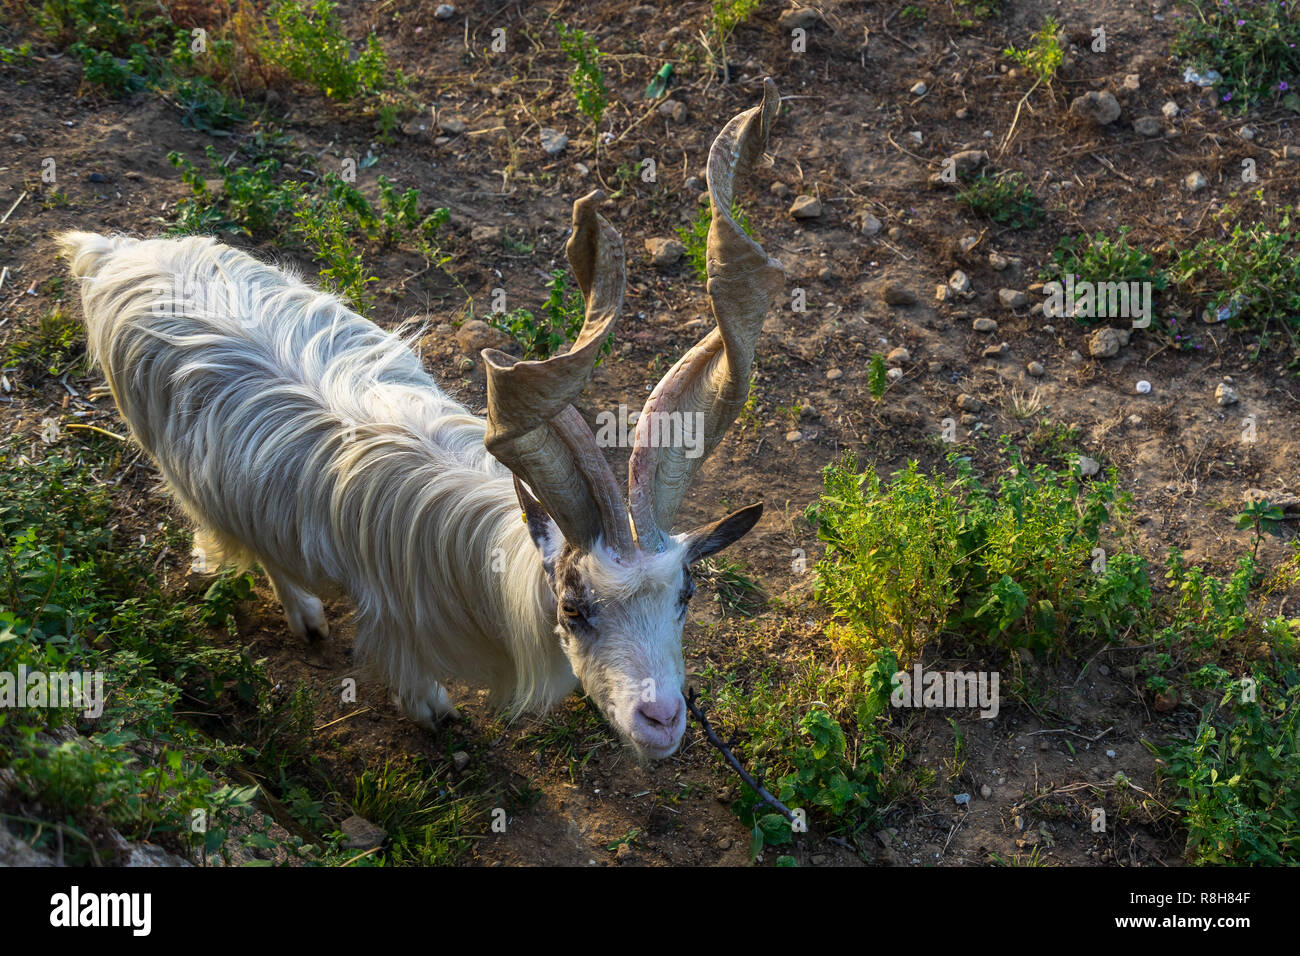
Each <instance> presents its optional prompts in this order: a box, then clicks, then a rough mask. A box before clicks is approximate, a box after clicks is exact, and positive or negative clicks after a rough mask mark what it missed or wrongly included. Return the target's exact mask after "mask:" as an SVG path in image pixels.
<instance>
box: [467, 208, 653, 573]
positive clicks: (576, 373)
mask: <svg viewBox="0 0 1300 956" xmlns="http://www.w3.org/2000/svg"><path fill="white" fill-rule="evenodd" d="M602 199H604V194H603V193H601V192H600V191H599V190H596V191H593V192H591V193H589V194H588V195H586V196H584V197H583V198H581V199H579V200H578V201H577V202H575V203H574V204H573V234H572V235H571V236H570V237H569V241H568V243H566V244H565V252H566V253H567V254H568V257H569V264H570V266H572V268H573V272H574V275H576V276H577V279H578V285H579V286H580V287H581V288H582V293H583V295H584V296H585V297H586V300H587V310H586V316H585V318H584V321H583V323H582V331H581V332H580V333H579V334H578V338H577V340H576V341H575V342H574V343H573V347H572V348H571V349H570V350H569V351H568V352H567V353H565V354H564V355H556V356H553V357H551V358H549V359H546V360H545V361H528V362H524V361H520V360H518V359H516V358H514V357H513V356H511V355H507V354H506V353H504V352H500V351H498V350H497V349H484V350H483V352H482V357H483V363H484V366H485V368H486V370H487V399H488V401H487V405H488V416H487V417H488V428H487V434H486V436H485V437H484V444H485V445H486V446H487V450H488V451H489V452H491V453H492V455H493V456H494V457H495V458H496V459H497V460H498V461H500V462H501V463H502V464H503V465H505V466H506V467H507V468H509V469H510V470H511V471H512V472H514V473H515V475H517V476H518V477H519V478H521V479H523V480H524V481H525V482H527V483H528V486H529V487H530V488H531V489H532V492H533V494H534V495H536V496H537V499H538V500H539V501H541V503H542V505H543V506H544V507H545V508H546V512H547V514H549V515H550V516H551V517H552V518H553V519H554V520H555V523H556V524H557V525H559V527H560V530H561V531H562V532H564V537H565V539H566V540H567V541H569V542H570V543H572V544H574V545H576V546H579V547H581V548H583V549H585V550H589V549H590V548H591V547H592V546H593V545H594V544H595V543H596V540H597V539H598V538H601V537H603V538H604V540H605V543H606V544H608V545H609V546H610V547H611V548H613V549H614V550H615V551H616V552H618V553H620V554H624V555H626V554H630V553H631V551H632V549H633V548H634V543H633V541H632V531H631V528H630V526H629V525H628V518H627V507H626V505H625V503H624V501H623V494H622V492H621V491H620V490H619V487H618V482H617V481H615V479H614V474H613V472H612V471H611V470H610V467H609V463H608V462H607V461H605V457H604V455H602V454H601V451H600V449H599V448H598V447H597V445H596V439H595V437H594V436H593V435H592V433H591V429H590V428H588V427H587V423H586V422H585V421H583V419H582V416H581V415H580V414H579V413H578V411H577V409H575V408H574V407H573V403H574V402H575V401H576V400H577V398H578V395H579V393H581V391H582V389H583V388H584V387H585V386H586V384H587V382H588V380H590V378H591V373H592V369H593V368H595V365H596V360H597V359H598V358H599V356H600V348H601V345H602V344H603V343H604V342H605V340H606V338H607V337H608V336H609V334H610V333H611V332H612V331H613V329H614V324H615V321H616V320H617V318H618V313H619V310H620V309H621V308H622V306H623V287H624V283H625V280H626V269H625V265H624V257H623V242H622V240H621V239H620V238H619V235H618V233H617V232H616V231H615V230H614V227H613V226H611V225H610V224H609V223H608V222H607V221H606V220H605V218H604V217H603V216H601V215H599V214H598V213H597V212H596V207H597V206H598V205H599V204H600V202H601V200H602Z"/></svg>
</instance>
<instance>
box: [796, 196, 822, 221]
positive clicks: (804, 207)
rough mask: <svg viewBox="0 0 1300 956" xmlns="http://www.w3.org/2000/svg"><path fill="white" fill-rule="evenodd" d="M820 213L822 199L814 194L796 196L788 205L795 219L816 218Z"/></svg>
mask: <svg viewBox="0 0 1300 956" xmlns="http://www.w3.org/2000/svg"><path fill="white" fill-rule="evenodd" d="M821 214H822V201H821V200H820V199H818V198H817V197H816V196H797V197H796V198H795V201H794V203H793V204H792V205H791V206H790V215H791V216H793V217H794V218H795V219H816V218H817V217H818V216H820V215H821Z"/></svg>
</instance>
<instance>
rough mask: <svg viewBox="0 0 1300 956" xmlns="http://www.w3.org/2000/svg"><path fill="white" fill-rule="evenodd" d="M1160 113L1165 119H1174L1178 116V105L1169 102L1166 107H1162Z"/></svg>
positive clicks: (1171, 101)
mask: <svg viewBox="0 0 1300 956" xmlns="http://www.w3.org/2000/svg"><path fill="white" fill-rule="evenodd" d="M1160 112H1161V114H1162V115H1163V116H1164V118H1165V119H1168V120H1171V119H1174V118H1175V117H1177V116H1178V104H1177V103H1175V102H1174V101H1173V100H1168V101H1167V102H1166V103H1165V105H1164V106H1162V107H1160Z"/></svg>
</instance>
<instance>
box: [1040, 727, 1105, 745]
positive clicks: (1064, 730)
mask: <svg viewBox="0 0 1300 956" xmlns="http://www.w3.org/2000/svg"><path fill="white" fill-rule="evenodd" d="M1114 729H1115V728H1114V727H1107V728H1106V729H1105V730H1103V731H1102V732H1101V733H1099V734H1098V735H1097V736H1096V737H1088V736H1086V735H1084V734H1081V733H1078V732H1077V731H1073V730H1069V729H1067V728H1065V727H1060V728H1058V729H1056V730H1035V731H1033V732H1031V733H1028V734H1025V736H1026V737H1036V736H1038V735H1039V734H1072V735H1073V736H1075V737H1078V738H1079V739H1080V740H1086V741H1088V742H1089V743H1093V744H1095V743H1096V742H1097V741H1099V740H1101V738H1102V737H1105V736H1106V735H1107V734H1108V733H1110V732H1111V731H1112V730H1114Z"/></svg>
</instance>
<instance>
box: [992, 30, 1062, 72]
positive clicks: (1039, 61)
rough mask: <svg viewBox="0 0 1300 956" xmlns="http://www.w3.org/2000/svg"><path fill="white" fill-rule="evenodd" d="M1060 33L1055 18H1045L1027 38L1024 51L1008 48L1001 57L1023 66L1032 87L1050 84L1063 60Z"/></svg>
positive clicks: (1013, 47)
mask: <svg viewBox="0 0 1300 956" xmlns="http://www.w3.org/2000/svg"><path fill="white" fill-rule="evenodd" d="M1060 32H1061V25H1060V24H1059V23H1057V22H1056V18H1055V17H1050V16H1049V17H1045V18H1044V19H1043V25H1042V26H1041V27H1039V28H1038V31H1037V32H1036V33H1034V35H1033V36H1032V37H1030V38H1029V46H1027V47H1025V48H1024V49H1018V48H1017V47H1015V46H1008V47H1007V48H1006V49H1005V50H1003V51H1002V55H1003V56H1005V57H1007V58H1008V59H1010V60H1012V61H1014V62H1015V63H1018V64H1020V65H1021V66H1023V67H1024V68H1025V71H1026V72H1027V73H1029V74H1030V75H1031V76H1033V77H1034V86H1039V85H1046V84H1050V83H1051V82H1052V80H1053V79H1055V78H1056V71H1057V70H1058V69H1059V68H1060V66H1061V61H1062V60H1064V59H1065V50H1064V49H1063V48H1062V47H1061V40H1060Z"/></svg>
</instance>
